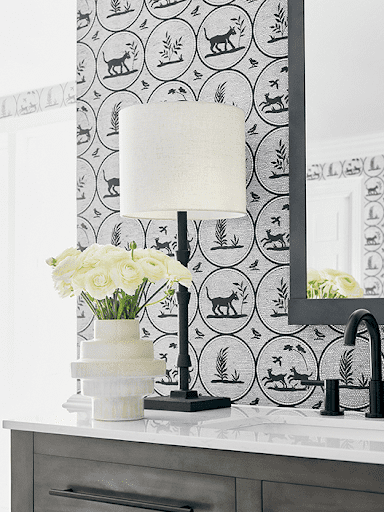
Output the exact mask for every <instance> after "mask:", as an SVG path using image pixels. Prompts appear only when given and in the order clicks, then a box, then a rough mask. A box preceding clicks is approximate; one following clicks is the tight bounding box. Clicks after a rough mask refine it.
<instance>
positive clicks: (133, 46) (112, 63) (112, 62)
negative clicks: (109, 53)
mask: <svg viewBox="0 0 384 512" xmlns="http://www.w3.org/2000/svg"><path fill="white" fill-rule="evenodd" d="M126 46H128V50H124V52H121V53H122V55H121V53H120V55H119V56H118V57H113V58H112V59H108V60H107V59H106V57H105V53H104V52H102V54H103V60H104V62H105V64H106V65H107V67H108V73H109V74H108V75H106V76H104V77H103V78H104V79H107V78H115V77H117V76H125V75H130V74H132V73H137V72H138V69H135V67H134V66H135V62H136V60H137V59H138V56H139V50H138V49H137V43H135V42H132V43H126ZM129 61H131V69H129V67H128V66H127V63H128V62H129Z"/></svg>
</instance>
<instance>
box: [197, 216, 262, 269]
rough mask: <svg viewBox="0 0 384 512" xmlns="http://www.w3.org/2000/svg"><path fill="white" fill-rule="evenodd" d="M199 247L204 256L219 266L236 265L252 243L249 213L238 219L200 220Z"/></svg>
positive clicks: (251, 224)
mask: <svg viewBox="0 0 384 512" xmlns="http://www.w3.org/2000/svg"><path fill="white" fill-rule="evenodd" d="M199 243H200V249H201V252H202V253H203V255H204V256H205V258H206V259H207V260H208V261H210V262H211V263H213V265H217V266H219V267H230V266H234V265H238V264H239V263H240V262H241V261H243V260H244V259H245V258H246V257H247V255H248V254H249V252H250V250H251V248H252V245H253V222H252V219H251V218H250V217H249V215H246V216H245V217H241V218H240V219H218V220H216V221H212V220H205V221H202V222H201V224H200V228H199Z"/></svg>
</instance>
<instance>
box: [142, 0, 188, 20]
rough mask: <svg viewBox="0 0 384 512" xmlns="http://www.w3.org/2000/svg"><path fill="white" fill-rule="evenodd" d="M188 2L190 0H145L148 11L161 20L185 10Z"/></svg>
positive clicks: (173, 16)
mask: <svg viewBox="0 0 384 512" xmlns="http://www.w3.org/2000/svg"><path fill="white" fill-rule="evenodd" d="M190 3H191V0H145V4H146V7H147V9H148V11H149V12H150V13H151V14H152V15H153V16H155V17H156V18H160V19H162V20H168V19H169V18H175V17H176V16H178V15H179V14H181V13H182V12H183V11H185V9H187V7H188V6H189V4H190Z"/></svg>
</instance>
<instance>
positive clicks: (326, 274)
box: [319, 268, 345, 281]
mask: <svg viewBox="0 0 384 512" xmlns="http://www.w3.org/2000/svg"><path fill="white" fill-rule="evenodd" d="M319 274H320V277H321V278H322V279H327V280H328V281H335V278H336V277H338V276H342V275H344V274H345V272H342V271H341V270H335V269H333V268H323V269H322V270H320V271H319Z"/></svg>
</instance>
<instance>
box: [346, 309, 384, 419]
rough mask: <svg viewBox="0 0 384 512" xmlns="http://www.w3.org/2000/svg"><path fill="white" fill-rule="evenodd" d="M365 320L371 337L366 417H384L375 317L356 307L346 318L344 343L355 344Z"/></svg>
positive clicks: (378, 339)
mask: <svg viewBox="0 0 384 512" xmlns="http://www.w3.org/2000/svg"><path fill="white" fill-rule="evenodd" d="M363 321H364V322H365V324H366V326H367V329H368V332H369V336H370V338H371V347H370V349H371V350H370V352H371V380H370V382H369V412H367V413H365V415H366V417H367V418H384V393H383V382H382V376H381V338H380V330H379V326H378V324H377V322H376V319H375V317H374V316H373V315H372V313H370V312H369V311H368V310H366V309H357V310H356V311H354V312H353V313H352V315H351V316H350V317H349V318H348V323H347V325H346V327H345V332H344V345H349V346H354V345H355V344H356V335H357V329H358V327H359V325H360V322H363Z"/></svg>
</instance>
